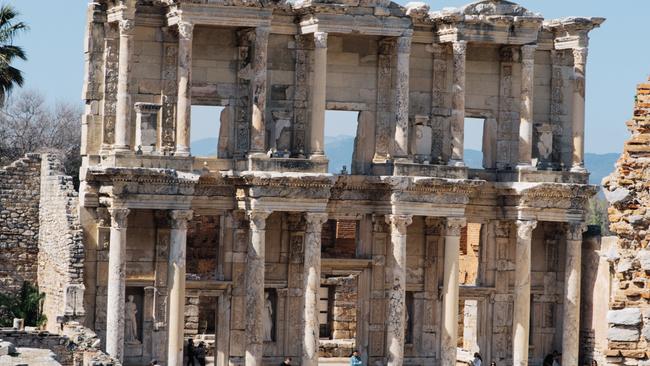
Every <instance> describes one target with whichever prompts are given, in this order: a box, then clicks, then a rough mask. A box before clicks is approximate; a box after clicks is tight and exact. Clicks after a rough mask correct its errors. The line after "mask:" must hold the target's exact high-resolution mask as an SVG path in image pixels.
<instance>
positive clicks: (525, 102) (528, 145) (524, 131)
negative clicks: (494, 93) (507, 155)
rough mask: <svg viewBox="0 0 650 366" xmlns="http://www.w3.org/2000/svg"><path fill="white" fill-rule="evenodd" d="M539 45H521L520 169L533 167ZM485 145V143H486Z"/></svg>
mask: <svg viewBox="0 0 650 366" xmlns="http://www.w3.org/2000/svg"><path fill="white" fill-rule="evenodd" d="M536 49H537V45H526V46H522V47H521V111H520V113H519V115H520V123H519V164H518V168H519V169H531V168H533V164H532V156H533V117H534V113H533V100H534V89H535V50H536ZM484 146H485V145H484Z"/></svg>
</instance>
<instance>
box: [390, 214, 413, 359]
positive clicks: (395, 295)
mask: <svg viewBox="0 0 650 366" xmlns="http://www.w3.org/2000/svg"><path fill="white" fill-rule="evenodd" d="M412 222H413V216H411V215H389V216H386V223H387V224H389V225H390V241H391V248H392V250H391V251H390V252H389V253H388V255H389V256H390V257H389V258H391V259H390V260H389V261H388V263H390V269H389V270H388V271H387V273H386V275H387V276H389V277H388V278H387V279H386V280H387V282H390V283H391V287H390V290H389V294H388V316H387V320H386V355H387V356H388V363H387V364H388V366H401V365H402V364H403V363H404V331H405V329H406V229H407V227H408V226H409V225H411V223H412Z"/></svg>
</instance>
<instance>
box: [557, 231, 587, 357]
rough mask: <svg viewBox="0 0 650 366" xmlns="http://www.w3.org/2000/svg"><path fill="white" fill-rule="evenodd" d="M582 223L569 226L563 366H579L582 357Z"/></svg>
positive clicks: (565, 270)
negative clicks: (580, 356)
mask: <svg viewBox="0 0 650 366" xmlns="http://www.w3.org/2000/svg"><path fill="white" fill-rule="evenodd" d="M584 230H585V225H584V223H582V222H572V223H569V224H567V231H566V261H565V267H564V286H565V288H564V305H563V313H564V317H563V318H562V365H578V361H579V355H580V280H581V266H582V233H583V232H584Z"/></svg>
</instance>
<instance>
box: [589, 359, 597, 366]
mask: <svg viewBox="0 0 650 366" xmlns="http://www.w3.org/2000/svg"><path fill="white" fill-rule="evenodd" d="M590 365H591V366H598V362H597V361H596V360H591V364H590Z"/></svg>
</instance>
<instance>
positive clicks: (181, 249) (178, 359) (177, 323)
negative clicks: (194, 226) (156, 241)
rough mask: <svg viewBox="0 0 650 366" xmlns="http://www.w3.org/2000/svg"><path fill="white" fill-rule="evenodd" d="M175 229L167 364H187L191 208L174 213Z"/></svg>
mask: <svg viewBox="0 0 650 366" xmlns="http://www.w3.org/2000/svg"><path fill="white" fill-rule="evenodd" d="M170 218H171V227H172V229H171V232H170V240H169V264H168V267H167V268H168V269H167V288H168V290H169V295H168V300H167V301H168V302H169V313H168V316H169V319H168V320H167V324H168V330H169V332H168V336H167V365H169V366H182V364H183V342H184V340H183V331H184V329H185V257H186V252H187V250H186V242H187V222H188V221H189V220H191V219H192V211H190V210H174V211H171V213H170Z"/></svg>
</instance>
